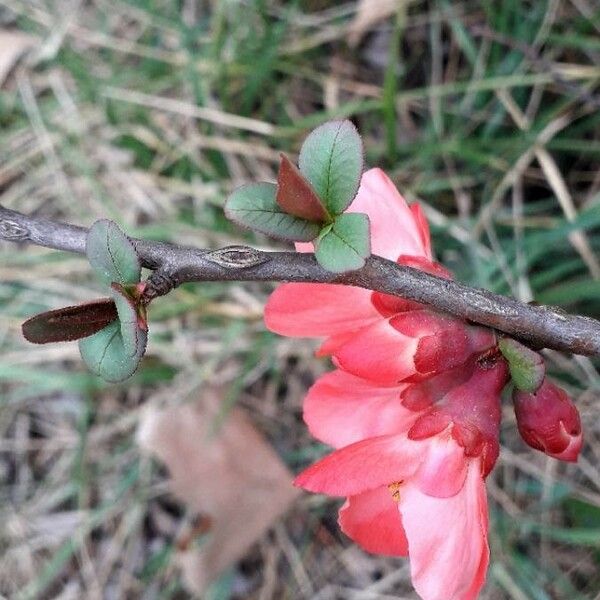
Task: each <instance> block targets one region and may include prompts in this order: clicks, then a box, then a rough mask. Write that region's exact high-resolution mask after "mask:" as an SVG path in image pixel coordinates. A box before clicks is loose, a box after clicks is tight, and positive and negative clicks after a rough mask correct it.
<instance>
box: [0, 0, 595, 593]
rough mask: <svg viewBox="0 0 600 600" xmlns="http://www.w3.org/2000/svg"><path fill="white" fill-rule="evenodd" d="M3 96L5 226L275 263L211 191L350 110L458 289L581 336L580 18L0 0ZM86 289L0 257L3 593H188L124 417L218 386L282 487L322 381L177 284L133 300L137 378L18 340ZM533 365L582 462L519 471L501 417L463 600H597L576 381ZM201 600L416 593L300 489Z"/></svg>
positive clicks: (591, 187) (585, 12) (161, 493)
mask: <svg viewBox="0 0 600 600" xmlns="http://www.w3.org/2000/svg"><path fill="white" fill-rule="evenodd" d="M18 59H20V60H18ZM0 77H1V79H0V85H1V86H2V90H1V91H0V127H1V135H0V203H2V204H3V205H4V206H6V207H8V208H14V209H17V210H20V211H22V212H27V213H35V214H39V215H44V216H48V217H52V218H58V219H61V220H66V221H70V222H74V223H78V224H85V225H89V224H90V223H91V222H92V221H93V220H95V219H96V218H99V217H108V218H112V219H114V220H116V221H117V222H119V223H120V224H121V225H122V226H123V228H124V229H125V230H126V231H127V232H128V233H130V234H131V235H135V236H139V237H148V238H152V239H161V240H171V241H175V242H178V243H186V244H193V245H197V246H200V247H220V246H224V245H227V244H231V243H240V242H251V243H254V244H256V245H258V246H260V247H264V248H281V247H283V246H280V245H279V244H278V243H276V242H273V241H271V240H268V239H267V238H262V237H259V236H253V235H251V234H249V233H248V232H242V231H240V230H238V229H237V228H236V227H234V226H233V225H231V224H230V223H228V222H227V221H226V220H225V219H224V217H223V211H222V206H223V202H224V198H225V197H226V195H227V193H228V192H229V191H231V190H232V189H234V188H235V187H237V186H239V185H241V184H243V183H245V182H248V181H255V180H273V179H274V175H275V169H276V166H277V162H278V157H279V152H280V151H285V152H287V153H289V155H291V156H295V153H296V152H297V151H298V148H299V145H300V143H301V141H302V139H303V137H304V136H305V135H306V133H307V131H308V130H309V129H310V128H311V127H313V126H315V125H316V124H319V123H321V122H322V121H324V120H327V119H329V118H332V117H341V116H343V117H349V118H351V119H352V120H353V121H354V122H355V123H356V125H357V126H358V128H359V130H360V132H361V133H362V135H363V137H364V141H365V146H366V153H367V157H366V158H367V163H368V164H369V165H371V166H380V167H382V168H384V169H385V170H386V171H387V172H388V173H389V174H390V176H391V177H392V178H393V179H394V181H395V182H396V184H397V185H398V188H399V189H400V190H401V191H402V193H403V194H404V195H405V196H406V198H407V199H408V200H409V201H414V200H417V199H418V200H419V201H420V202H422V203H423V205H424V207H425V210H426V214H427V216H428V218H429V219H430V222H431V226H432V233H433V238H434V246H435V248H436V252H437V256H438V258H439V259H440V260H441V261H442V262H443V263H444V264H445V265H446V266H448V267H449V268H450V269H452V270H453V271H454V273H455V274H456V277H457V278H458V279H460V280H462V281H465V282H468V283H470V284H472V285H476V286H481V287H486V288H489V289H491V290H494V291H496V292H500V293H503V294H511V295H514V296H516V297H518V298H520V299H522V300H524V301H536V302H540V303H549V304H554V305H558V306H561V307H563V308H564V309H565V310H567V311H570V312H578V313H583V314H589V315H593V316H596V317H599V316H600V257H599V251H600V169H599V165H600V161H599V158H600V127H599V123H600V91H599V90H598V86H599V84H600V6H599V5H598V3H597V2H596V0H531V1H522V0H505V1H502V2H494V1H489V2H474V1H469V0H465V1H458V2H451V1H450V0H437V1H435V0H432V1H430V2H425V1H423V0H414V1H409V0H393V1H390V0H371V1H369V0H361V1H348V2H334V1H331V0H296V1H291V2H282V1H277V0H222V1H219V0H212V1H202V0H0ZM95 285H96V284H95V283H94V281H93V277H92V276H91V273H90V269H89V267H88V266H87V264H86V262H85V261H84V260H82V259H81V258H79V257H76V256H73V255H66V254H62V253H59V252H53V251H46V250H43V249H40V248H32V247H31V248H29V247H28V248H22V249H17V247H15V246H10V247H9V246H8V245H6V244H5V245H0V432H1V439H0V486H1V487H0V523H1V525H0V555H1V556H2V558H1V559H0V594H4V595H5V596H6V597H7V598H17V597H18V598H21V597H23V598H119V599H121V598H186V597H189V595H188V592H186V591H185V588H184V586H183V583H182V579H181V576H180V574H179V571H178V570H177V569H175V568H174V564H173V560H172V557H173V553H174V552H175V543H176V542H175V540H176V534H177V531H178V530H179V528H180V525H181V523H182V522H183V521H184V520H185V519H186V518H187V517H188V516H187V514H186V508H185V506H183V505H182V504H181V503H180V502H178V501H177V500H176V499H175V498H174V497H173V496H172V495H171V494H170V493H169V492H168V490H167V487H166V479H167V476H166V473H165V471H164V469H163V468H161V466H160V465H159V464H158V463H155V462H152V461H151V460H150V459H148V458H147V457H143V456H141V455H140V452H139V449H138V446H137V444H136V441H135V431H136V426H137V423H138V420H139V416H140V414H141V411H142V410H143V408H144V406H146V405H148V404H149V403H150V404H152V403H154V404H160V405H169V404H173V403H179V402H185V401H186V400H187V399H189V398H190V396H192V395H194V394H196V395H198V394H201V393H202V390H203V389H205V388H206V387H208V386H218V388H219V389H220V390H221V393H222V396H223V407H224V408H223V410H228V409H229V408H230V407H232V406H234V405H238V406H241V407H243V408H244V409H246V410H247V412H248V414H249V415H250V416H251V419H252V421H253V423H254V424H255V425H256V427H257V428H258V429H259V430H260V431H261V432H262V433H263V434H264V435H265V436H266V438H267V439H268V440H269V442H270V443H271V444H272V445H273V446H274V448H275V449H276V451H277V452H278V454H279V455H280V456H281V457H282V459H283V460H284V461H285V462H286V464H287V465H288V466H289V468H290V469H291V470H292V471H295V472H297V471H299V470H300V469H301V468H302V467H304V466H306V465H307V464H309V463H310V462H312V461H313V460H315V459H316V458H318V457H319V456H321V455H323V454H324V453H325V451H326V448H325V447H323V446H322V445H320V444H318V443H315V442H314V441H313V440H311V439H310V438H309V436H308V435H307V432H306V431H305V427H304V424H303V423H302V419H301V402H302V398H303V396H304V394H305V392H306V390H307V388H308V386H309V385H310V384H311V382H312V381H314V378H315V377H316V376H318V374H319V373H321V372H323V371H324V370H325V369H327V368H328V365H327V364H326V363H325V362H324V361H322V360H318V359H315V358H314V357H313V350H314V347H315V344H314V343H313V342H311V341H298V340H289V339H281V338H277V337H276V336H275V335H273V334H271V333H269V332H267V331H265V328H264V326H263V324H262V307H263V304H264V301H265V299H266V297H267V295H268V293H269V292H270V290H272V289H273V286H268V285H259V284H219V283H211V284H205V285H185V286H183V287H182V288H181V289H178V290H176V291H175V292H174V293H172V294H171V295H169V296H168V297H167V298H163V299H160V300H158V301H157V302H155V304H154V305H153V306H152V311H151V315H150V318H151V319H150V323H151V337H150V343H149V349H148V354H147V356H146V358H145V359H144V361H143V363H142V366H141V368H140V369H139V371H138V372H137V374H136V375H135V376H134V378H133V379H132V380H130V381H129V382H127V383H125V384H122V385H120V386H108V385H104V384H102V383H101V382H99V380H98V379H96V378H95V377H93V376H92V375H90V374H89V373H88V372H86V371H85V369H84V367H83V365H82V363H81V361H80V360H79V357H78V351H77V347H76V345H74V344H64V345H54V346H48V347H34V346H29V345H26V343H25V342H24V341H23V339H22V338H21V336H20V332H19V326H20V323H21V322H22V321H23V320H24V319H25V318H27V317H28V316H30V315H31V314H33V313H35V312H38V311H42V310H47V309H51V308H57V307H60V306H64V305H69V304H74V303H76V302H79V301H82V300H87V299H91V298H93V297H96V296H97V291H96V288H95ZM546 356H547V361H548V365H549V371H550V373H551V375H552V376H553V377H555V378H556V379H557V380H559V381H560V383H561V385H563V386H564V387H565V388H566V389H567V390H568V391H569V392H570V393H571V394H572V396H573V397H574V398H576V400H577V403H578V407H579V410H580V411H581V414H582V419H583V422H584V426H585V435H586V445H585V448H584V452H583V454H582V456H581V458H580V460H579V463H578V464H577V465H564V464H559V463H557V462H556V461H553V460H552V459H546V458H545V457H544V456H542V455H540V454H539V453H535V452H533V451H530V450H529V449H528V448H527V447H526V446H525V445H524V443H522V442H521V441H520V440H519V439H518V436H517V435H516V434H515V431H516V429H515V424H514V417H513V415H512V408H511V406H510V403H506V404H505V406H504V420H503V426H502V440H503V450H502V454H501V458H500V460H499V463H498V465H497V467H496V469H495V470H494V472H493V474H492V475H491V476H490V477H489V479H488V490H489V498H490V508H491V521H492V529H491V535H490V543H491V548H492V563H491V568H490V572H489V576H488V584H487V586H486V589H485V592H484V594H483V597H484V598H488V599H501V598H511V599H516V600H523V599H528V598H532V599H536V600H553V599H563V598H569V599H573V600H575V599H584V598H585V599H593V598H598V597H600V574H599V572H600V471H599V469H598V463H599V461H600V419H599V418H598V415H599V414H600V376H599V374H598V367H599V366H600V362H599V361H598V360H597V359H592V360H590V359H584V358H581V357H568V356H564V355H561V354H558V353H556V352H547V353H546ZM199 485H202V484H201V482H200V483H199ZM443 526H444V524H443V523H440V527H443ZM207 597H211V598H222V599H225V598H256V599H261V600H266V599H267V598H292V599H295V598H321V599H329V598H342V599H346V598H348V599H350V598H351V599H365V600H366V599H376V598H380V599H384V598H387V599H390V598H414V597H415V596H414V593H413V592H412V591H411V587H410V583H409V575H408V571H407V567H406V562H405V561H402V560H392V559H386V558H381V557H374V556H369V555H367V554H365V553H363V552H361V551H360V550H359V549H358V548H356V547H355V546H353V545H352V544H351V543H349V542H348V540H346V539H345V538H344V536H343V535H342V534H341V533H340V532H339V530H338V528H337V525H336V503H335V502H334V501H332V500H329V499H326V498H322V497H318V496H312V497H309V496H308V495H303V496H301V497H300V498H299V499H298V500H297V501H296V502H295V503H294V504H293V506H292V508H291V510H290V511H289V512H288V513H287V514H286V516H285V517H284V518H283V519H281V520H280V521H278V522H277V523H276V525H275V526H274V528H272V529H271V530H270V531H269V533H268V534H267V535H265V536H264V537H263V538H262V539H261V540H259V541H257V542H256V543H255V544H254V545H253V546H252V548H251V549H250V550H249V551H248V552H247V554H246V556H245V558H244V559H243V560H242V561H241V562H239V563H238V564H236V565H235V566H233V567H232V568H231V569H230V570H229V571H228V572H227V573H225V575H223V576H222V577H221V579H219V580H218V581H217V582H216V583H215V584H214V585H213V587H212V588H211V589H210V591H209V592H207Z"/></svg>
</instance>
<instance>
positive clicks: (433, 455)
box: [414, 435, 469, 498]
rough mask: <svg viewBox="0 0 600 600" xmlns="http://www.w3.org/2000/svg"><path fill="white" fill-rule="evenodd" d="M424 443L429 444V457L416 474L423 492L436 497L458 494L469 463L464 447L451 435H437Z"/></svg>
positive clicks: (416, 479) (415, 478)
mask: <svg viewBox="0 0 600 600" xmlns="http://www.w3.org/2000/svg"><path fill="white" fill-rule="evenodd" d="M422 443H423V444H426V446H427V457H426V458H425V460H424V461H423V462H422V463H421V466H420V467H419V470H418V471H417V472H416V474H415V476H414V480H415V481H416V482H417V485H418V487H419V489H420V490H421V492H423V493H424V494H427V495H428V496H435V497H436V498H449V497H451V496H454V495H456V494H458V492H460V490H461V489H462V487H463V485H464V483H465V477H466V476H467V467H468V465H469V460H468V459H467V458H466V457H465V450H464V448H461V447H460V446H459V445H458V444H457V443H456V441H455V440H454V439H452V437H451V436H450V435H440V436H436V437H433V438H429V439H428V440H423V442H422Z"/></svg>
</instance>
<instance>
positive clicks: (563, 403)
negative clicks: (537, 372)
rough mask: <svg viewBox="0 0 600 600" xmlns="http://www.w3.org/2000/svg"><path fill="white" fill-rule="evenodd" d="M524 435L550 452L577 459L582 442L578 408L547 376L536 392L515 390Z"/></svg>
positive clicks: (538, 447)
mask: <svg viewBox="0 0 600 600" xmlns="http://www.w3.org/2000/svg"><path fill="white" fill-rule="evenodd" d="M513 402H514V406H515V414H516V416H517V427H518V428H519V433H520V434H521V437H522V438H523V439H524V440H525V442H527V444H529V445H530V446H531V447H532V448H535V449H536V450H541V451H542V452H545V453H546V454H547V455H548V456H552V457H553V458H558V459H559V460H565V461H569V462H575V461H576V460H577V457H578V456H579V451H580V450H581V446H582V444H583V434H582V432H581V420H580V418H579V412H578V411H577V408H575V405H574V404H573V402H572V401H571V399H570V398H569V396H568V395H567V393H566V392H565V391H564V390H563V389H561V388H559V387H558V386H556V385H554V384H553V383H552V382H551V381H549V380H548V379H547V378H544V381H543V382H542V385H541V387H540V388H539V390H538V391H537V392H535V393H534V394H528V393H526V392H520V391H518V390H515V392H514V393H513Z"/></svg>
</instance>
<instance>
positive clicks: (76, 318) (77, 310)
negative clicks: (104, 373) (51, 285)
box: [22, 298, 117, 344]
mask: <svg viewBox="0 0 600 600" xmlns="http://www.w3.org/2000/svg"><path fill="white" fill-rule="evenodd" d="M116 318H117V308H116V306H115V302H114V300H113V299H112V298H101V299H100V300H93V301H92V302H85V303H84V304H77V305H76V306H66V307H65V308H59V309H57V310H50V311H48V312H44V313H41V314H39V315H36V316H35V317H31V319H28V320H27V321H25V323H23V325H22V330H23V335H24V336H25V339H26V340H27V341H29V342H32V343H33V344H49V343H52V342H71V341H73V340H78V339H80V338H84V337H87V336H89V335H93V334H94V333H97V332H98V331H100V330H101V329H104V327H106V326H107V325H109V324H110V323H112V322H113V321H114V320H115V319H116Z"/></svg>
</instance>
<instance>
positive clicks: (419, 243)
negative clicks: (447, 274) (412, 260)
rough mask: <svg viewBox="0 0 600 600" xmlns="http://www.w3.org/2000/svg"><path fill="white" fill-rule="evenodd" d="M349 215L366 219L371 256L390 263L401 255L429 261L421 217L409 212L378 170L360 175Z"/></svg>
mask: <svg viewBox="0 0 600 600" xmlns="http://www.w3.org/2000/svg"><path fill="white" fill-rule="evenodd" d="M348 212H360V213H366V214H367V215H369V221H370V222H371V252H372V253H373V254H378V255H379V256H383V257H385V258H389V259H390V260H396V259H397V258H398V256H400V255H401V254H412V255H414V256H425V257H427V258H431V248H430V246H429V240H428V239H427V243H425V239H424V238H425V236H427V238H428V237H429V236H428V233H429V232H428V231H426V230H425V228H424V227H423V223H422V219H421V215H418V214H417V215H416V218H415V214H414V213H413V212H412V211H411V209H410V208H409V206H408V204H407V203H406V200H404V198H403V197H402V196H401V195H400V193H399V192H398V190H397V189H396V186H395V185H394V184H393V183H392V181H391V179H390V178H389V177H388V176H387V175H386V174H385V173H384V172H383V171H382V170H381V169H370V170H369V171H366V172H365V173H363V176H362V179H361V182H360V187H359V188H358V194H357V195H356V198H355V199H354V201H353V202H352V204H351V205H350V207H349V209H348Z"/></svg>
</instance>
